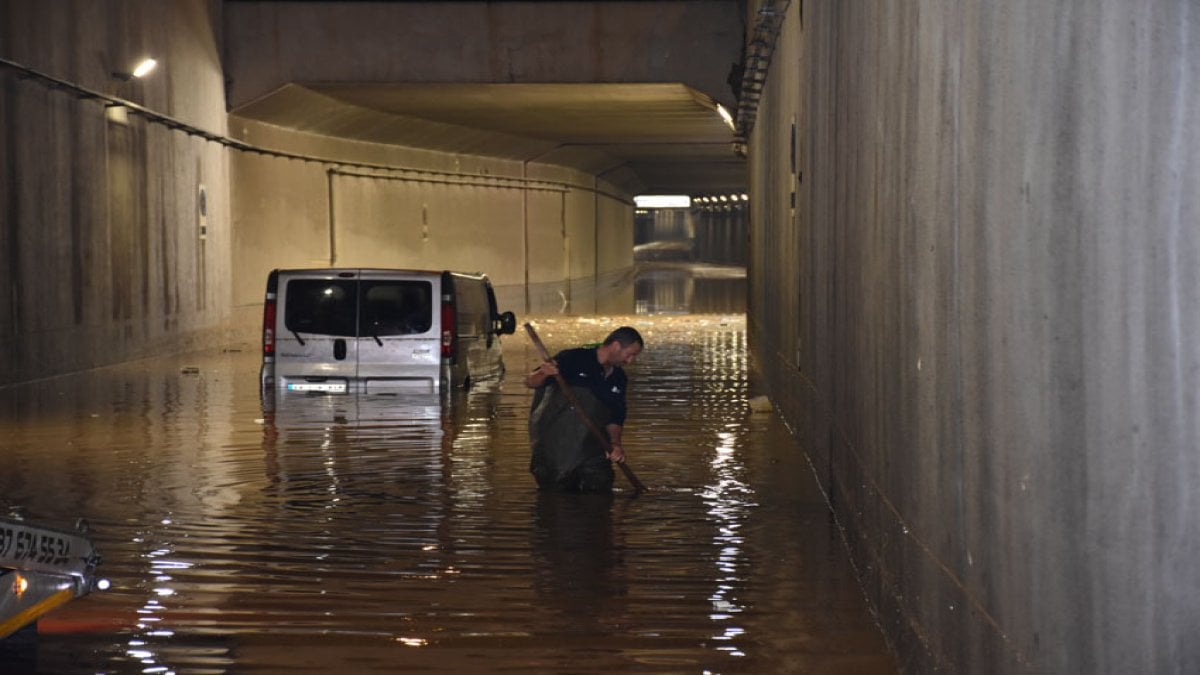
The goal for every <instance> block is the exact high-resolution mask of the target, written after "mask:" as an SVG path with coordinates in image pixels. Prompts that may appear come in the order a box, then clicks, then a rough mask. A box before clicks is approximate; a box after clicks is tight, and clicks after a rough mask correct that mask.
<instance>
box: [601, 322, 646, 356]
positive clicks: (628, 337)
mask: <svg viewBox="0 0 1200 675" xmlns="http://www.w3.org/2000/svg"><path fill="white" fill-rule="evenodd" d="M645 346H646V343H645V342H643V341H642V334H641V333H639V332H637V329H636V328H631V327H630V326H621V327H620V328H618V329H616V330H614V331H613V332H611V333H609V334H608V337H606V338H604V342H603V343H601V345H600V360H601V361H602V362H603V363H605V364H606V365H609V366H627V365H629V364H631V363H633V360H634V359H635V358H637V355H638V354H640V353H642V348H643V347H645Z"/></svg>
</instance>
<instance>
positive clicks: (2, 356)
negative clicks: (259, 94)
mask: <svg viewBox="0 0 1200 675" xmlns="http://www.w3.org/2000/svg"><path fill="white" fill-rule="evenodd" d="M213 7H214V5H212V4H210V3H205V2H183V3H171V4H167V3H161V2H156V1H153V0H143V1H137V0H129V1H126V2H105V3H96V2H84V1H82V0H80V1H75V2H53V3H41V2H6V3H3V4H0V56H3V57H4V58H5V59H10V60H14V61H16V62H18V63H21V64H23V65H26V66H28V67H31V68H33V69H35V70H37V71H40V72H43V73H46V74H49V75H52V76H54V77H57V78H59V79H62V80H66V81H68V82H71V83H74V84H76V85H79V86H82V87H86V88H87V89H90V90H93V91H96V92H99V93H101V94H106V95H111V96H116V97H120V98H124V99H128V100H132V101H134V102H138V103H141V104H144V105H145V106H147V107H148V108H150V109H153V110H156V111H159V112H161V113H162V114H165V115H169V116H172V117H175V118H177V119H181V120H184V121H186V122H188V123H190V124H193V125H195V126H198V127H202V128H204V129H206V130H209V131H211V132H213V133H216V134H223V133H224V132H225V124H226V113H225V106H224V97H223V95H222V93H221V92H222V78H221V67H220V58H219V51H218V48H217V42H216V36H215V34H214V30H213V26H214V25H215V15H214V13H213V11H212V8H213ZM148 53H152V54H155V55H156V56H158V57H159V59H160V60H161V61H162V62H164V63H165V64H169V67H167V68H164V69H163V70H162V72H160V73H157V74H156V77H153V78H149V79H146V80H131V81H121V80H119V79H116V78H114V77H113V75H112V73H113V72H115V71H126V72H127V71H129V70H131V69H132V67H133V65H134V63H135V62H136V60H137V59H139V58H140V57H141V56H142V55H144V54H148ZM118 112H119V110H118ZM0 129H2V130H3V131H2V135H0V218H2V219H3V227H2V232H3V235H2V236H0V278H2V279H3V284H4V287H5V291H4V293H3V294H0V330H2V331H3V342H4V347H5V348H4V349H3V350H0V385H3V384H8V383H12V382H19V381H24V380H30V379H35V378H41V377H47V376H51V375H56V374H59V373H64V372H70V371H76V370H81V369H86V368H91V367H94V366H98V365H103V364H107V363H115V362H119V361H125V360H129V359H134V358H138V357H141V356H144V355H146V354H150V353H155V352H161V351H168V350H170V351H176V350H182V349H186V348H188V347H189V345H196V344H201V343H208V342H211V341H213V340H222V339H225V338H227V337H228V332H227V331H228V329H229V328H230V327H231V326H230V323H229V318H230V309H231V308H230V303H229V297H230V279H231V277H232V275H231V269H230V261H231V255H230V254H231V251H230V236H229V235H230V230H229V225H230V217H229V214H230V212H229V208H230V205H229V198H228V183H229V169H228V153H227V152H226V151H225V150H224V149H223V148H222V147H221V146H220V145H218V144H215V143H211V142H208V141H205V140H201V139H200V138H197V137H193V136H189V135H187V134H184V133H180V132H176V131H171V130H170V129H168V128H166V127H165V126H162V125H154V124H147V123H146V122H145V120H143V119H141V118H138V117H135V116H132V115H130V116H128V119H127V120H126V119H123V118H121V117H119V116H113V117H109V116H106V112H105V107H104V106H103V105H102V104H101V103H99V102H97V101H94V100H85V99H81V98H78V97H77V96H76V95H74V94H73V93H72V92H70V91H68V90H53V89H50V88H47V87H45V86H43V85H41V84H39V83H37V82H36V81H35V80H31V79H22V78H19V77H18V74H17V73H16V72H15V71H12V70H9V69H6V68H0ZM202 186H204V188H205V189H206V191H207V213H206V215H205V216H204V218H203V219H202V218H201V215H200V208H199V203H200V191H201V187H202ZM202 226H203V227H206V228H207V234H206V236H205V237H204V238H201V227H202Z"/></svg>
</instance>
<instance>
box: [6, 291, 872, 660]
mask: <svg viewBox="0 0 1200 675" xmlns="http://www.w3.org/2000/svg"><path fill="white" fill-rule="evenodd" d="M522 320H528V317H522ZM532 320H533V322H534V324H535V325H536V326H537V329H538V332H539V333H540V335H541V337H542V339H543V340H544V341H545V342H546V344H547V347H548V348H549V349H550V350H551V351H552V352H554V351H557V350H558V349H562V348H565V347H571V346H577V345H579V344H582V343H587V342H594V341H598V340H599V339H601V338H602V337H603V336H604V334H605V333H607V331H608V329H609V328H611V327H615V326H616V325H619V324H620V323H630V324H632V325H635V326H636V327H637V328H639V330H641V331H642V333H643V335H644V336H645V338H646V341H647V348H646V351H645V352H644V353H643V355H642V356H641V357H640V358H639V360H638V362H637V363H636V364H635V365H634V366H633V367H632V368H630V370H629V374H630V380H631V387H630V395H629V396H630V418H629V422H628V424H627V427H626V432H625V448H626V451H627V452H628V453H629V462H630V466H632V467H633V468H634V469H635V471H636V473H637V475H638V477H639V478H641V480H642V481H643V482H645V483H646V484H647V485H648V486H649V487H650V488H651V491H650V492H649V493H645V494H642V495H640V496H636V497H635V496H634V493H633V490H632V489H630V488H629V485H628V483H627V482H626V481H625V480H624V478H623V477H622V476H621V474H620V473H619V472H618V474H617V486H618V491H617V493H616V494H615V495H613V496H612V497H579V496H574V497H572V496H554V495H542V494H539V493H538V492H537V491H536V490H535V486H534V482H533V479H532V477H531V476H530V475H529V473H528V463H529V448H528V434H527V431H526V413H527V411H528V407H529V403H530V400H531V392H530V391H529V390H526V389H525V388H524V387H523V386H522V384H521V374H523V373H524V372H525V370H526V369H528V368H532V367H533V365H534V364H535V363H536V359H537V356H536V352H535V351H534V349H533V347H532V346H531V345H530V344H529V342H528V340H527V339H526V338H525V336H524V335H522V334H520V333H518V334H517V335H513V336H508V337H506V338H505V342H504V354H505V360H506V363H507V364H508V367H509V376H508V377H507V378H506V379H505V380H504V381H503V382H502V383H500V384H498V385H497V386H494V387H490V388H481V389H477V390H474V391H472V392H470V393H458V394H455V395H454V396H452V397H450V398H449V399H446V400H443V399H441V398H439V397H437V396H430V395H420V394H405V395H396V396H379V395H373V396H359V397H356V396H329V395H316V396H300V397H296V398H285V399H281V400H279V401H277V402H276V405H275V410H274V411H270V410H264V409H263V406H262V404H261V402H260V397H259V393H258V381H257V375H258V356H257V350H256V347H255V346H254V345H245V346H243V347H242V348H240V349H235V350H230V349H225V350H214V351H209V352H202V353H197V354H191V355H186V356H177V357H170V358H163V359H154V360H149V361H142V362H137V363H131V364H126V365H122V366H119V367H114V368H106V369H102V370H97V371H92V372H88V373H82V374H78V375H72V376H67V377H60V378H55V379H52V380H46V381H41V382H36V383H32V384H27V385H22V386H18V387H10V388H7V389H0V457H2V458H3V462H4V470H3V471H2V472H0V513H2V514H8V513H12V512H17V513H19V514H23V515H24V516H25V517H26V518H27V519H28V520H29V521H30V522H39V523H45V524H53V525H67V526H69V525H70V524H71V523H73V522H74V520H75V518H77V517H80V516H82V517H85V518H87V519H88V520H89V521H90V523H91V526H92V539H93V541H94V542H95V544H96V546H97V548H98V549H99V551H100V553H101V554H102V555H103V557H104V562H103V564H102V566H101V569H100V571H101V573H102V575H103V576H105V577H107V578H109V579H111V580H112V582H113V587H112V589H111V590H108V591H104V592H97V593H94V594H92V595H90V596H87V597H85V598H82V599H79V600H76V601H74V602H71V603H69V604H68V605H66V606H64V607H63V608H61V609H59V610H57V611H55V612H53V613H52V614H50V615H49V616H48V617H46V619H44V620H43V621H42V623H41V624H40V626H39V631H38V634H37V635H36V637H35V638H33V639H26V640H24V641H23V646H21V647H12V646H9V647H5V648H4V649H3V650H0V659H4V660H5V662H6V663H5V665H6V668H8V667H15V665H19V668H17V669H14V670H9V669H4V668H0V670H2V671H3V672H22V671H27V672H42V673H101V672H103V673H129V672H144V673H168V672H173V673H224V672H238V673H246V672H264V673H267V672H279V673H303V672H313V673H325V672H339V673H343V672H344V673H394V672H447V673H460V672H499V671H507V672H523V673H528V672H545V673H567V672H570V673H584V674H586V673H611V672H662V673H855V674H864V673H868V674H869V673H892V672H895V664H894V662H893V660H892V658H891V657H890V656H889V655H888V653H887V650H886V647H885V645H884V643H883V638H882V636H881V634H880V632H879V630H878V629H877V628H876V626H875V624H874V622H873V620H872V618H871V617H870V615H869V614H868V612H867V610H866V605H865V602H864V600H863V597H862V594H861V592H860V590H859V588H858V586H857V583H856V581H855V577H854V572H853V569H852V568H851V566H850V564H849V562H848V559H847V556H846V553H845V550H844V548H843V545H842V542H841V539H840V535H839V533H838V530H837V528H836V526H835V524H834V523H833V522H832V521H831V519H830V516H829V513H828V510H827V509H826V506H825V503H824V501H823V498H822V496H821V494H820V492H819V491H818V490H817V486H816V483H815V480H814V478H813V476H812V473H811V471H810V469H809V467H808V464H807V463H806V461H805V458H804V455H803V452H802V449H801V448H800V447H798V446H797V444H796V443H795V441H794V439H793V438H792V437H791V436H790V434H789V433H788V430H787V429H786V428H785V426H784V425H783V423H782V422H781V421H780V420H779V418H778V417H777V416H776V415H774V414H773V413H762V412H757V413H756V412H753V411H752V410H751V409H750V407H749V405H748V400H749V398H750V397H751V396H752V394H754V393H757V392H756V391H755V387H754V383H753V381H752V380H753V377H754V375H753V372H752V368H751V364H750V363H749V361H748V355H747V347H746V331H745V324H744V322H745V319H744V316H743V315H740V314H731V315H689V316H627V317H615V318H604V319H602V320H601V319H595V318H564V317H544V318H541V319H539V318H537V317H533V318H532ZM25 637H26V638H28V637H29V636H25Z"/></svg>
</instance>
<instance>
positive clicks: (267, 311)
mask: <svg viewBox="0 0 1200 675" xmlns="http://www.w3.org/2000/svg"><path fill="white" fill-rule="evenodd" d="M262 337H263V356H274V355H275V294H274V293H269V294H267V301H266V302H264V303H263V336H262Z"/></svg>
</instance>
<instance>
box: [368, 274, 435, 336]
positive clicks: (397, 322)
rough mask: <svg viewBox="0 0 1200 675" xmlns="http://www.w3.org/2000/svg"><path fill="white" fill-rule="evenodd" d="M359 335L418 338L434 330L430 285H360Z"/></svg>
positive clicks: (423, 282)
mask: <svg viewBox="0 0 1200 675" xmlns="http://www.w3.org/2000/svg"><path fill="white" fill-rule="evenodd" d="M361 283H362V288H361V291H362V311H361V313H360V314H359V317H360V322H359V335H360V336H363V337H378V336H382V335H418V334H421V333H427V332H429V329H430V327H432V326H433V284H431V283H429V282H428V281H365V280H364V281H362V282H361Z"/></svg>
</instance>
